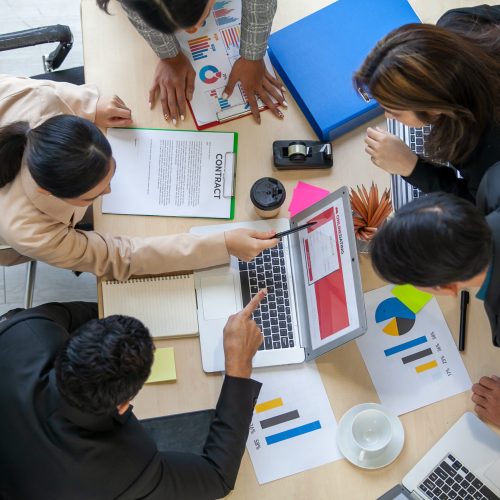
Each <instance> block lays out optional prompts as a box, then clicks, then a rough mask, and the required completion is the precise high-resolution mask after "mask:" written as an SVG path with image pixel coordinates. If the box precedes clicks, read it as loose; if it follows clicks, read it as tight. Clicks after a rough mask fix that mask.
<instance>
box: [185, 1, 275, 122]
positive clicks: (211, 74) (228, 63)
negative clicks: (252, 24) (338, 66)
mask: <svg viewBox="0 0 500 500" xmlns="http://www.w3.org/2000/svg"><path fill="white" fill-rule="evenodd" d="M240 31H241V0H224V1H221V2H215V4H214V6H213V7H212V10H211V11H210V14H209V15H208V17H207V19H206V20H205V23H204V24H203V26H202V27H201V28H200V29H199V30H198V31H197V32H196V33H194V34H189V33H186V32H179V33H177V34H176V37H177V39H178V41H179V44H180V46H181V49H182V50H183V52H184V54H185V55H186V57H187V58H188V59H189V61H190V62H191V64H192V66H193V68H194V70H195V72H196V77H195V89H194V94H193V98H192V99H191V101H188V104H189V108H190V110H191V114H192V116H193V120H194V123H195V126H196V128H197V129H198V130H205V129H207V128H210V127H214V126H216V125H220V124H221V123H226V122H228V121H231V120H235V119H237V118H241V117H243V116H246V115H249V114H251V110H250V106H249V104H248V100H247V97H246V94H245V92H244V90H243V88H242V87H241V85H240V83H239V82H238V83H237V84H236V85H235V87H234V90H233V93H232V95H231V96H230V97H228V98H227V99H225V98H223V97H222V94H223V93H224V89H225V87H226V85H227V81H228V78H229V74H230V72H231V69H232V67H233V64H234V63H235V61H236V60H237V59H238V58H239V50H240ZM264 63H265V65H266V69H267V71H269V73H270V74H271V75H273V76H276V74H275V72H274V69H273V67H272V64H271V60H270V59H269V56H268V55H267V53H266V54H265V56H264ZM273 101H274V99H273ZM257 103H258V105H259V110H260V111H262V110H265V109H267V106H266V105H265V104H264V103H263V102H262V101H261V100H260V99H257Z"/></svg>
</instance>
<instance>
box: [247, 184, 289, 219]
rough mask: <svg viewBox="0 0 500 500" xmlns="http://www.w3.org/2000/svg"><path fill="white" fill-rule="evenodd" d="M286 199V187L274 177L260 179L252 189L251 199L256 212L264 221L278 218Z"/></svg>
mask: <svg viewBox="0 0 500 500" xmlns="http://www.w3.org/2000/svg"><path fill="white" fill-rule="evenodd" d="M285 198H286V191H285V187H284V186H283V184H281V182H280V181H279V180H278V179H274V178H273V177H262V179H258V180H257V181H255V182H254V184H253V186H252V188H251V189H250V199H251V200H252V203H253V205H254V207H255V212H256V213H257V215H259V216H260V217H262V218H263V219H270V218H271V217H276V216H277V215H278V214H279V211H280V207H281V205H283V203H284V202H285Z"/></svg>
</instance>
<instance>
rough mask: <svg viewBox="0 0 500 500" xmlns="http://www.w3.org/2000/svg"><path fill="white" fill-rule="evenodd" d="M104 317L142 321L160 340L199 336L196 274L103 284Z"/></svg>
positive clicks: (106, 282)
mask: <svg viewBox="0 0 500 500" xmlns="http://www.w3.org/2000/svg"><path fill="white" fill-rule="evenodd" d="M102 299H103V309H104V316H110V315H112V314H125V315H127V316H133V317H134V318H137V319H139V320H141V321H142V322H143V323H144V324H145V325H146V326H147V327H148V328H149V331H150V332H151V335H152V336H153V337H156V338H162V337H179V336H185V335H196V334H197V333H198V319H197V314H196V296H195V290H194V277H193V275H192V274H187V275H180V276H159V277H154V278H137V279H131V280H128V281H103V283H102Z"/></svg>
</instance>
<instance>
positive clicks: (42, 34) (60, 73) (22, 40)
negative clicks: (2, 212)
mask: <svg viewBox="0 0 500 500" xmlns="http://www.w3.org/2000/svg"><path fill="white" fill-rule="evenodd" d="M54 42H58V43H59V45H58V46H57V47H56V48H55V49H54V50H53V51H52V52H50V53H49V54H47V55H44V56H43V57H42V62H43V67H44V69H45V73H42V74H40V75H34V76H32V77H31V78H36V79H38V80H53V81H57V82H68V83H74V84H75V85H82V84H84V83H85V76H84V72H83V66H79V67H76V68H70V69H64V70H58V68H59V67H60V66H61V64H62V63H63V61H64V59H65V58H66V56H67V55H68V54H69V51H70V50H71V47H73V34H72V33H71V30H70V28H69V26H64V25H62V24H55V25H52V26H43V27H41V28H33V29H29V30H23V31H14V32H12V33H5V34H3V35H2V34H0V52H3V51H6V50H13V49H20V48H23V47H32V46H33V45H41V44H44V43H54ZM56 70H57V71H56ZM2 251H5V252H8V251H10V247H9V246H8V245H5V244H4V242H2V241H1V240H0V252H2ZM36 264H37V262H36V260H30V261H29V262H28V263H27V266H28V268H27V273H26V286H25V297H24V307H25V308H29V307H31V306H32V304H33V291H34V289H35V276H36Z"/></svg>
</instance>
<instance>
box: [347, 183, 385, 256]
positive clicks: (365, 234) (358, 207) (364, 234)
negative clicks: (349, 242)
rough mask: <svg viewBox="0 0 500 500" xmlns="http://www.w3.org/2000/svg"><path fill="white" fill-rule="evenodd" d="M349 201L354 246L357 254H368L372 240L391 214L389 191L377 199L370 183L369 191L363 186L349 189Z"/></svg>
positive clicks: (376, 189)
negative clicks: (354, 237)
mask: <svg viewBox="0 0 500 500" xmlns="http://www.w3.org/2000/svg"><path fill="white" fill-rule="evenodd" d="M350 199H351V209H352V212H353V216H352V218H353V221H354V233H355V235H356V244H357V246H358V250H359V252H361V253H368V252H369V249H370V242H371V240H372V238H373V237H374V236H375V233H376V232H377V230H378V228H379V227H381V226H382V224H383V223H384V222H385V221H386V219H387V217H388V216H389V215H390V214H391V212H392V203H391V197H390V191H389V190H388V189H386V190H385V191H384V192H383V193H382V196H381V197H380V198H379V194H378V188H377V186H376V185H375V184H374V183H373V182H372V185H371V186H370V190H369V191H367V190H366V188H365V187H364V186H361V187H359V186H356V190H354V189H352V188H351V193H350Z"/></svg>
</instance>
